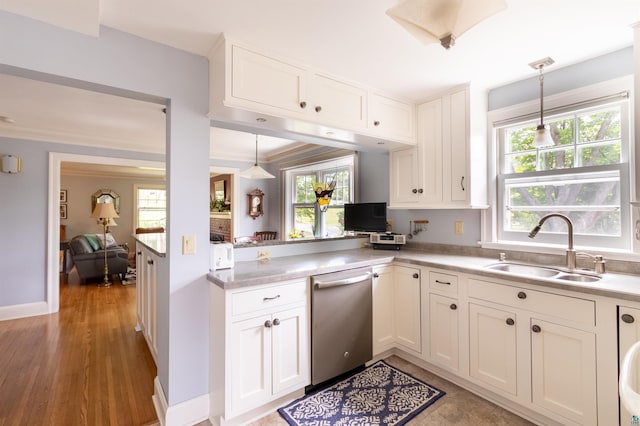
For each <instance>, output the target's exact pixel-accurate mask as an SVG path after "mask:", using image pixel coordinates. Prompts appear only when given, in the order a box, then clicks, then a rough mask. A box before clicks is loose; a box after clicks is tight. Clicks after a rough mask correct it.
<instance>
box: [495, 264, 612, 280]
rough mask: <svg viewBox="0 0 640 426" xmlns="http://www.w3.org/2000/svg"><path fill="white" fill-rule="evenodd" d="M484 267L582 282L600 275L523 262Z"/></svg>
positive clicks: (515, 273) (527, 275)
mask: <svg viewBox="0 0 640 426" xmlns="http://www.w3.org/2000/svg"><path fill="white" fill-rule="evenodd" d="M485 268H486V269H490V270H493V271H502V272H507V273H510V274H514V275H522V276H525V277H531V278H550V279H554V280H561V281H573V282H583V283H591V282H596V281H599V280H600V278H601V277H600V276H598V275H593V274H590V273H588V272H584V273H582V272H576V271H571V272H567V271H566V270H563V269H560V268H552V267H548V266H538V265H527V264H523V263H506V262H500V263H494V264H491V265H487V266H485Z"/></svg>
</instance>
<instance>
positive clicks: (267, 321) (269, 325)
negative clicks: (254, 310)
mask: <svg viewBox="0 0 640 426" xmlns="http://www.w3.org/2000/svg"><path fill="white" fill-rule="evenodd" d="M272 325H273V324H272V323H271V321H269V320H266V321H265V322H264V326H265V327H267V328H271V326H272Z"/></svg>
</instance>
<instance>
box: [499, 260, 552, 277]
mask: <svg viewBox="0 0 640 426" xmlns="http://www.w3.org/2000/svg"><path fill="white" fill-rule="evenodd" d="M487 269H493V270H494V271H504V272H511V273H512V274H516V275H529V276H534V277H542V278H551V277H553V276H555V275H558V274H559V273H560V271H557V270H555V269H551V268H547V267H544V266H535V265H522V264H519V263H496V264H494V265H489V266H487Z"/></svg>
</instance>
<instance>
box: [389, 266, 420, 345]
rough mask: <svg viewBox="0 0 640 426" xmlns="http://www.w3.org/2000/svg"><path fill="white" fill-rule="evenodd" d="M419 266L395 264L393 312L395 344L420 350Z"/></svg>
mask: <svg viewBox="0 0 640 426" xmlns="http://www.w3.org/2000/svg"><path fill="white" fill-rule="evenodd" d="M420 273H421V271H420V268H418V267H410V266H401V265H396V266H395V273H394V276H395V288H394V313H395V318H394V322H395V336H396V339H395V340H396V344H398V345H400V346H401V347H403V348H406V349H410V350H412V351H414V352H416V353H421V352H422V338H421V334H422V332H421V327H422V320H421V315H420V307H421V303H420V296H421V291H420Z"/></svg>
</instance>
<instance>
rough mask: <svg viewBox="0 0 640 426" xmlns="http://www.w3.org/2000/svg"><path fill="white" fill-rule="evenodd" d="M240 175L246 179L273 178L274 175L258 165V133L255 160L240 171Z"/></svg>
mask: <svg viewBox="0 0 640 426" xmlns="http://www.w3.org/2000/svg"><path fill="white" fill-rule="evenodd" d="M240 177H243V178H246V179H274V178H275V176H274V175H272V174H271V173H269V172H268V171H266V170H265V169H263V168H262V167H260V166H258V135H256V162H255V163H254V164H253V166H251V167H249V168H248V169H247V170H245V171H243V172H241V173H240Z"/></svg>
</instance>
